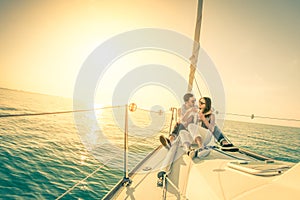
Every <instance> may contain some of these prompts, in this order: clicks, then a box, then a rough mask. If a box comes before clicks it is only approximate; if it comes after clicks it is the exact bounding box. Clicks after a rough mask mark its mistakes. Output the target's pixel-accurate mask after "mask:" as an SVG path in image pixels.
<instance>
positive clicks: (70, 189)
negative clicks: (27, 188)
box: [55, 158, 114, 200]
mask: <svg viewBox="0 0 300 200" xmlns="http://www.w3.org/2000/svg"><path fill="white" fill-rule="evenodd" d="M112 159H114V158H111V159H109V160H108V161H107V162H106V163H104V164H103V165H101V166H99V167H98V168H97V169H96V170H95V171H93V172H92V173H90V174H89V175H87V176H86V177H85V178H84V179H82V180H80V181H78V182H77V183H76V184H75V185H73V186H72V187H71V188H69V189H68V190H67V191H65V192H64V193H63V194H61V195H60V196H59V197H57V198H56V199H55V200H59V199H61V198H63V197H64V196H65V195H66V194H68V193H70V192H71V191H72V190H74V189H75V188H76V187H77V186H78V185H79V184H81V183H82V182H83V181H85V180H87V179H88V178H89V177H91V176H93V175H94V174H95V173H96V172H98V171H99V170H100V169H102V168H103V167H104V166H105V165H107V164H108V162H110V161H111V160H112Z"/></svg>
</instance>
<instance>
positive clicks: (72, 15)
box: [0, 0, 300, 127]
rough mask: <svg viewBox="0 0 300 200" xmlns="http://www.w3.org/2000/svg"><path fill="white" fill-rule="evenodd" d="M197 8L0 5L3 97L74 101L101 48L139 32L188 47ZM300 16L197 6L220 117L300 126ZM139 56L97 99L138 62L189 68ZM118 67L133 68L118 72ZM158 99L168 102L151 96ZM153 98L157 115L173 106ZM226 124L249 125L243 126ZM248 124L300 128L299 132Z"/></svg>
mask: <svg viewBox="0 0 300 200" xmlns="http://www.w3.org/2000/svg"><path fill="white" fill-rule="evenodd" d="M196 7H197V1H196V0H189V1H186V0H164V1H161V0H160V1H159V0H152V1H144V0H140V1H138V0H127V1H121V0H119V1H108V0H107V1H106V0H102V1H93V0H90V1H83V0H77V1H75V0H74V1H67V0H64V1H58V0H53V1H34V0H26V1H17V0H10V1H4V0H0V27H1V31H0V44H1V45H0V87H2V88H10V89H17V90H24V91H30V92H37V93H43V94H50V95H56V96H66V97H72V95H73V91H74V85H75V81H76V78H77V75H78V73H79V71H80V69H81V67H82V64H83V63H84V61H85V60H86V58H87V57H88V56H89V55H90V53H91V52H92V51H93V50H94V49H95V48H96V47H98V46H99V45H100V44H102V43H103V42H105V41H106V40H108V39H109V38H111V37H113V36H115V35H117V34H120V33H123V32H125V31H131V30H134V29H138V28H163V29H169V30H173V31H176V32H178V33H181V34H183V35H185V36H187V37H189V38H193V35H194V28H195V20H196V19H195V18H196ZM299 10H300V1H296V0H285V1H279V0H265V1H261V0H252V1H246V0H227V1H223V0H204V5H203V19H202V27H201V36H200V37H201V39H200V44H201V47H202V48H203V49H204V50H205V51H206V53H207V54H208V55H209V57H210V58H211V59H212V61H213V62H214V64H215V67H216V68H217V70H218V72H219V74H220V76H221V79H222V82H223V85H224V90H225V95H226V112H228V113H237V114H246V115H249V116H250V115H251V114H254V115H256V116H269V117H277V118H293V119H300V105H299V103H298V102H299V100H298V99H300V93H299V88H298V87H299V85H300V60H299V59H300V37H299V35H300V12H299ZM145 54H148V56H145ZM145 54H144V55H142V53H141V52H140V54H139V52H137V55H132V54H129V55H128V56H127V57H126V56H124V57H122V58H120V60H118V61H116V62H115V63H114V66H113V67H112V69H111V72H109V71H108V74H107V75H106V77H103V80H102V81H104V82H105V81H106V84H107V85H110V87H111V88H110V87H106V88H105V89H104V90H103V91H102V92H103V93H101V91H99V94H101V95H98V96H101V97H103V96H106V97H107V96H110V95H111V94H112V91H113V89H114V88H113V87H114V86H115V82H116V80H117V79H120V78H122V76H123V75H124V74H126V72H128V71H129V70H132V69H133V68H132V67H133V66H138V65H140V64H141V61H140V60H141V59H140V60H139V61H137V57H139V56H138V55H140V58H143V64H145V63H146V64H147V63H151V62H152V61H151V58H153V57H155V58H156V61H155V63H156V64H161V63H164V64H165V65H170V66H171V67H174V68H176V70H178V69H179V68H180V70H188V67H189V64H188V63H187V62H186V61H182V60H180V59H178V58H176V57H174V55H168V54H167V53H163V54H159V55H158V54H157V52H150V53H149V52H146V53H145ZM151 55H152V56H151ZM158 58H161V59H160V61H161V63H158V61H157V59H158ZM175 61H176V64H175ZM153 62H154V61H153ZM122 63H131V66H127V67H126V66H125V67H124V65H123V68H121V67H120V66H122ZM175 65H177V66H175ZM183 65H185V66H186V69H182V68H181V67H182V66H183ZM118 69H119V70H118ZM120 69H121V70H120ZM109 81H111V82H109ZM155 91H156V92H159V93H161V94H163V93H164V92H166V91H165V90H164V89H162V88H159V87H158V86H155ZM151 92H153V88H152V89H151V88H149V87H144V88H142V89H140V90H139V91H137V92H136V93H135V94H133V96H132V98H133V99H134V100H136V101H139V100H140V101H142V103H140V102H139V103H140V104H142V106H147V105H146V104H147V103H148V104H149V103H150V102H149V97H148V96H147V100H145V99H143V97H145V93H147V94H149V96H150V94H152V93H151ZM151 96H152V99H154V100H155V101H164V102H162V104H163V105H166V104H167V103H169V102H173V101H174V97H173V96H172V95H166V97H165V98H158V96H157V95H151ZM103 101H104V102H100V104H105V101H106V100H103ZM148 106H149V105H148ZM228 118H229V119H234V120H243V121H250V122H251V119H250V117H249V118H241V117H234V116H229V115H228ZM252 122H258V123H259V122H262V123H272V124H281V125H291V126H298V127H300V122H285V121H274V120H273V121H270V120H259V119H256V121H253V120H252Z"/></svg>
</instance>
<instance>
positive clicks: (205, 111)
mask: <svg viewBox="0 0 300 200" xmlns="http://www.w3.org/2000/svg"><path fill="white" fill-rule="evenodd" d="M199 110H200V111H199V113H198V120H199V123H200V124H199V126H196V125H195V124H190V125H189V127H188V130H189V131H190V133H192V134H193V135H197V134H198V135H199V134H200V135H201V137H202V138H203V143H204V145H207V143H209V141H208V140H210V137H209V135H210V133H212V134H213V135H214V137H215V138H216V140H217V141H218V142H219V144H220V145H221V146H222V147H231V146H233V145H232V144H230V143H229V142H228V141H227V140H226V139H225V137H224V135H223V133H222V132H221V130H220V129H219V128H218V126H216V123H215V115H214V114H213V113H212V109H211V99H210V98H209V97H202V98H201V99H199Z"/></svg>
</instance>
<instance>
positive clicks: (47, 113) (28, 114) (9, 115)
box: [0, 106, 122, 118]
mask: <svg viewBox="0 0 300 200" xmlns="http://www.w3.org/2000/svg"><path fill="white" fill-rule="evenodd" d="M118 107H122V106H110V107H103V108H95V109H86V110H68V111H58V112H43V113H23V114H8V115H0V118H7V117H24V116H36V115H55V114H65V113H75V112H90V111H93V110H101V109H107V108H118Z"/></svg>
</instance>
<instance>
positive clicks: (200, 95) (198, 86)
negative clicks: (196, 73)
mask: <svg viewBox="0 0 300 200" xmlns="http://www.w3.org/2000/svg"><path fill="white" fill-rule="evenodd" d="M195 83H196V86H197V89H198V92H199V94H200V98H202V97H203V96H202V94H201V92H200V88H199V85H198V82H197V79H196V77H195Z"/></svg>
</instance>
